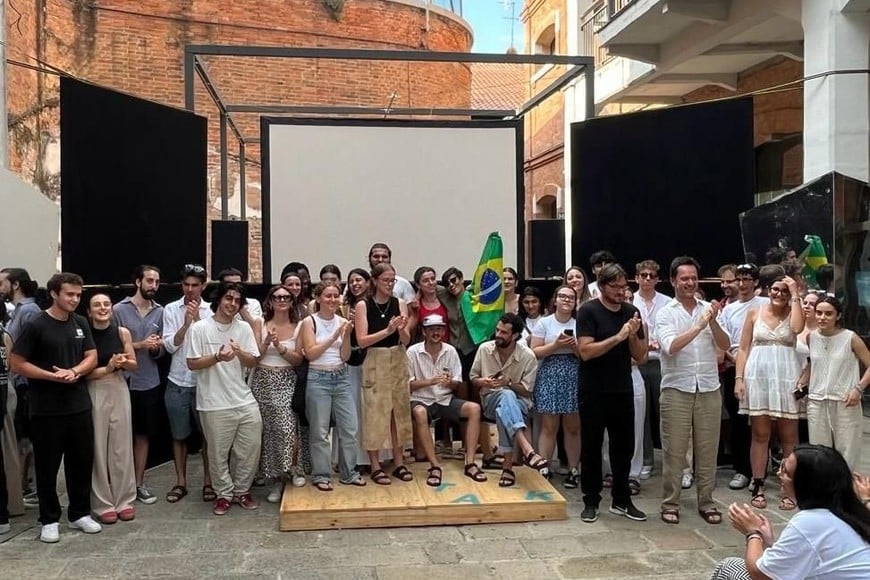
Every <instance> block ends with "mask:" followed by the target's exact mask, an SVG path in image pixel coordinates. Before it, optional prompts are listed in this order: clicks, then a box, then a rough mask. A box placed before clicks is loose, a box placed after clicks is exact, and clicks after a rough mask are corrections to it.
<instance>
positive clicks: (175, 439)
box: [163, 264, 215, 503]
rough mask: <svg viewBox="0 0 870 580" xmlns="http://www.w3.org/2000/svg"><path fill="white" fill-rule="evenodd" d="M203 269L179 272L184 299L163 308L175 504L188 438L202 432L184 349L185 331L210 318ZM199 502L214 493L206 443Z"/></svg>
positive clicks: (183, 479) (181, 489)
mask: <svg viewBox="0 0 870 580" xmlns="http://www.w3.org/2000/svg"><path fill="white" fill-rule="evenodd" d="M207 279H208V278H207V276H206V271H205V268H203V267H202V266H200V265H198V264H187V265H185V266H184V268H183V269H182V272H181V291H182V292H183V293H184V295H183V296H182V297H181V298H179V299H178V300H176V301H175V302H170V303H169V304H167V305H166V306H165V307H164V308H163V347H164V348H165V349H166V352H168V353H169V354H170V355H172V363H171V364H170V366H169V376H168V378H167V381H166V393H165V395H164V397H163V399H164V402H165V404H166V414H167V416H168V417H169V430H170V432H171V433H172V458H173V460H174V462H175V486H173V488H172V489H171V490H169V493H167V494H166V501H168V502H169V503H175V502H177V501H179V500H180V499H182V498H183V497H184V496H186V495H187V438H188V437H190V434H191V433H193V430H194V429H199V430H200V431H202V429H201V428H200V425H199V417H198V416H197V414H196V377H195V376H194V374H193V372H192V371H191V370H190V369H188V368H187V360H186V359H185V348H186V346H187V344H186V340H187V331H188V330H189V329H190V327H191V326H192V325H193V323H194V322H196V321H198V320H202V319H206V318H211V315H212V312H211V307H210V305H209V303H208V302H205V301H204V300H203V299H202V291H203V288H205V281H206V280H207ZM202 469H203V476H202V479H203V483H202V498H203V501H214V499H215V495H214V489H213V488H212V486H211V475H210V474H209V469H208V442H207V441H206V439H205V438H203V441H202Z"/></svg>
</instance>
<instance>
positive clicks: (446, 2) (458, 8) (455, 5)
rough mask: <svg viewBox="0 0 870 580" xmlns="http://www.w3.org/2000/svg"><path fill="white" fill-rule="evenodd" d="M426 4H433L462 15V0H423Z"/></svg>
mask: <svg viewBox="0 0 870 580" xmlns="http://www.w3.org/2000/svg"><path fill="white" fill-rule="evenodd" d="M424 1H425V2H426V3H427V4H433V5H435V6H438V7H439V8H443V9H445V10H449V11H451V12H453V13H454V14H456V15H457V16H459V17H462V0H424Z"/></svg>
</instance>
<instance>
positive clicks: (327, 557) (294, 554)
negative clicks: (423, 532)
mask: <svg viewBox="0 0 870 580" xmlns="http://www.w3.org/2000/svg"><path fill="white" fill-rule="evenodd" d="M397 563H401V564H403V565H415V564H417V565H423V564H428V563H429V559H428V558H427V557H426V554H425V552H424V551H423V548H422V547H421V546H401V547H394V546H386V547H381V546H361V547H356V548H353V549H349V548H333V547H320V548H306V549H302V550H256V551H251V552H248V553H247V557H246V560H245V564H244V567H243V570H244V571H261V570H269V571H276V572H292V571H294V570H298V569H307V568H312V569H320V568H345V567H346V568H348V569H353V568H359V567H367V566H370V567H377V566H393V565H396V564H397Z"/></svg>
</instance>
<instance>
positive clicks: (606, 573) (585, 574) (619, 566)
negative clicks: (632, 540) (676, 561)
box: [557, 553, 655, 578]
mask: <svg viewBox="0 0 870 580" xmlns="http://www.w3.org/2000/svg"><path fill="white" fill-rule="evenodd" d="M557 571H558V572H559V573H560V574H561V575H562V576H564V577H565V578H640V577H643V576H647V575H652V574H654V573H655V569H654V568H653V566H652V565H650V564H648V563H647V562H645V561H643V560H642V559H640V556H639V555H638V554H632V553H629V554H609V555H602V556H585V557H582V558H569V559H567V560H564V561H563V562H562V563H561V564H560V565H559V568H558V570H557Z"/></svg>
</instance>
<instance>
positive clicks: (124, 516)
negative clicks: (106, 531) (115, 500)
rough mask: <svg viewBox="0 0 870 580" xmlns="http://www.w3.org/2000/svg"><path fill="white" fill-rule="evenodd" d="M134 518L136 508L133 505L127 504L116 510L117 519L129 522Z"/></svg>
mask: <svg viewBox="0 0 870 580" xmlns="http://www.w3.org/2000/svg"><path fill="white" fill-rule="evenodd" d="M135 518H136V509H135V508H134V507H133V506H127V507H125V508H124V509H122V510H121V511H119V512H118V519H119V520H121V521H122V522H129V521H131V520H133V519H135Z"/></svg>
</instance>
